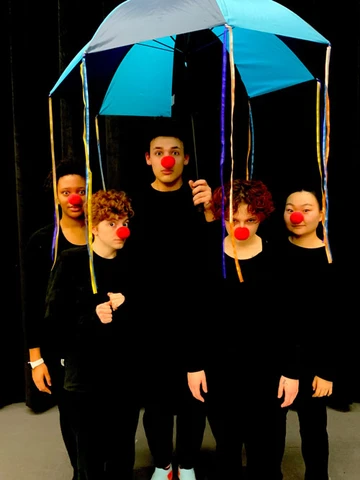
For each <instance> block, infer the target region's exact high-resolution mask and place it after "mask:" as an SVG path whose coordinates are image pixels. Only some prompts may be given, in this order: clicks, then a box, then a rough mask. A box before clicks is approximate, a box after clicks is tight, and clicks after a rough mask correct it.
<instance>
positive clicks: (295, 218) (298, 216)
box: [290, 212, 304, 225]
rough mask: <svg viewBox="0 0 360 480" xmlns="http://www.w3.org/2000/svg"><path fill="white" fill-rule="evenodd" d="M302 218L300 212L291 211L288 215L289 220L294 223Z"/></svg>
mask: <svg viewBox="0 0 360 480" xmlns="http://www.w3.org/2000/svg"><path fill="white" fill-rule="evenodd" d="M303 220H304V215H303V214H302V213H301V212H293V213H292V214H291V215H290V222H291V223H293V224H294V225H296V224H298V223H301V222H302V221H303Z"/></svg>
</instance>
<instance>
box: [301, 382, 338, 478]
mask: <svg viewBox="0 0 360 480" xmlns="http://www.w3.org/2000/svg"><path fill="white" fill-rule="evenodd" d="M312 380H313V377H311V378H310V377H308V378H306V377H305V378H300V383H299V393H298V396H297V397H296V399H295V402H294V409H295V410H296V411H297V414H298V418H299V428H300V436H301V452H302V456H303V459H304V463H305V480H328V479H329V474H328V463H329V438H328V433H327V400H328V397H320V398H313V397H312V395H313V390H312Z"/></svg>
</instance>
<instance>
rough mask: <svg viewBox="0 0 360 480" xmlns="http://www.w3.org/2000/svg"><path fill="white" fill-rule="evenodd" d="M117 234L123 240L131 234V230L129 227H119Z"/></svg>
mask: <svg viewBox="0 0 360 480" xmlns="http://www.w3.org/2000/svg"><path fill="white" fill-rule="evenodd" d="M116 235H117V236H118V237H119V238H121V239H122V240H125V238H128V237H129V236H130V230H129V229H128V227H119V228H118V229H117V230H116Z"/></svg>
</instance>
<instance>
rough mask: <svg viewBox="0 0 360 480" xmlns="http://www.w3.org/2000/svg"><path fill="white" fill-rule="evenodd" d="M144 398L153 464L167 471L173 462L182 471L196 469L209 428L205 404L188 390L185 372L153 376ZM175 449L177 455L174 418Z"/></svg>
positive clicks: (145, 421) (145, 427) (147, 432)
mask: <svg viewBox="0 0 360 480" xmlns="http://www.w3.org/2000/svg"><path fill="white" fill-rule="evenodd" d="M150 378H151V381H150V382H149V380H148V389H147V392H146V397H145V408H144V416H143V425H144V430H145V434H146V438H147V441H148V445H149V449H150V452H151V454H152V456H153V460H154V464H155V466H156V467H158V468H166V467H167V466H168V465H169V464H170V463H172V461H173V456H174V453H175V458H174V461H175V462H176V464H177V465H179V466H181V467H182V468H187V469H189V468H194V467H195V466H196V463H197V460H198V456H199V453H200V450H201V445H202V442H203V437H204V431H205V426H206V412H205V408H204V404H203V403H202V402H200V401H198V400H196V399H195V398H194V397H193V396H192V394H191V392H190V389H189V387H188V384H187V374H186V372H182V373H181V372H176V373H175V372H174V371H173V372H169V373H168V374H166V373H165V372H163V375H162V374H160V375H158V374H156V375H151V377H149V379H150ZM175 416H176V446H175V452H174V445H173V436H174V419H175Z"/></svg>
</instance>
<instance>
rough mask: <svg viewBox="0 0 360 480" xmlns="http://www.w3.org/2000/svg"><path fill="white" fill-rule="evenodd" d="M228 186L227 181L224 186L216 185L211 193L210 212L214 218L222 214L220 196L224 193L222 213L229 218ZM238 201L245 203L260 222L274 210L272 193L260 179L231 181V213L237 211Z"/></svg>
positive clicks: (226, 218)
mask: <svg viewBox="0 0 360 480" xmlns="http://www.w3.org/2000/svg"><path fill="white" fill-rule="evenodd" d="M230 187H231V183H230V182H227V183H226V184H225V185H224V187H221V186H220V187H217V188H216V189H215V190H214V192H213V195H212V207H211V208H212V212H213V215H214V217H215V219H216V220H219V219H220V218H221V215H222V198H223V193H224V215H225V220H229V216H230V214H229V208H230ZM240 203H246V204H247V205H248V210H249V212H250V213H251V214H252V215H256V216H257V218H258V219H259V221H260V222H262V221H263V220H265V218H267V217H269V216H270V214H271V213H272V212H273V211H274V210H275V207H274V203H273V199H272V195H271V193H270V192H269V190H268V188H267V187H266V185H265V184H264V183H263V182H262V181H261V180H241V179H237V180H234V181H233V214H234V213H236V212H237V210H238V208H239V205H240Z"/></svg>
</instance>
